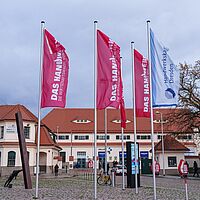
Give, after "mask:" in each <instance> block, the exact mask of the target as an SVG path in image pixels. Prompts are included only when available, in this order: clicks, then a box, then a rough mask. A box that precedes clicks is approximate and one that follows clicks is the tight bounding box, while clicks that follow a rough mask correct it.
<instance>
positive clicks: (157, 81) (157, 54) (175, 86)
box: [150, 30, 180, 107]
mask: <svg viewBox="0 0 200 200" xmlns="http://www.w3.org/2000/svg"><path fill="white" fill-rule="evenodd" d="M150 47H151V67H152V90H153V91H152V95H153V106H154V107H164V106H176V105H177V103H178V90H179V75H180V72H179V69H178V68H177V66H175V65H174V63H173V61H172V60H171V58H170V56H169V54H168V51H169V49H168V48H166V47H165V46H163V45H161V43H159V42H158V40H157V39H156V38H155V36H154V33H153V32H152V30H150Z"/></svg>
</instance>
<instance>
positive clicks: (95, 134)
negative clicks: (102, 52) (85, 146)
mask: <svg viewBox="0 0 200 200" xmlns="http://www.w3.org/2000/svg"><path fill="white" fill-rule="evenodd" d="M97 23H98V22H97V21H94V199H97V105H96V96H97Z"/></svg>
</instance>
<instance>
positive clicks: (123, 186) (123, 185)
mask: <svg viewBox="0 0 200 200" xmlns="http://www.w3.org/2000/svg"><path fill="white" fill-rule="evenodd" d="M120 63H121V78H122V57H120ZM121 120H122V119H121ZM121 136H122V189H123V190H125V184H124V128H123V127H122V135H121Z"/></svg>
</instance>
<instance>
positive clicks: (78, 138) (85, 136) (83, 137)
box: [74, 135, 89, 140]
mask: <svg viewBox="0 0 200 200" xmlns="http://www.w3.org/2000/svg"><path fill="white" fill-rule="evenodd" d="M74 139H75V140H89V135H75V136H74Z"/></svg>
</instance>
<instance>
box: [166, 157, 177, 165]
mask: <svg viewBox="0 0 200 200" xmlns="http://www.w3.org/2000/svg"><path fill="white" fill-rule="evenodd" d="M168 167H177V161H176V156H171V157H168Z"/></svg>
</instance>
